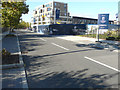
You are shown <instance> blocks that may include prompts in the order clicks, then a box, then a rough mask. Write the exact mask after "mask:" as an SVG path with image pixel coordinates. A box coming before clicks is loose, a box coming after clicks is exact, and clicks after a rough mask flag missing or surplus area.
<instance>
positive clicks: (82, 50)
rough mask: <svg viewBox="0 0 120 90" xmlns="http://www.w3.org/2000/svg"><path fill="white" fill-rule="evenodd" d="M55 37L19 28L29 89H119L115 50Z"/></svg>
mask: <svg viewBox="0 0 120 90" xmlns="http://www.w3.org/2000/svg"><path fill="white" fill-rule="evenodd" d="M58 37H62V36H45V35H39V34H36V33H32V32H29V31H23V30H22V31H19V40H20V45H21V51H22V54H23V59H24V63H25V69H26V74H27V81H28V87H29V88H118V72H119V70H118V53H117V52H112V51H109V50H104V49H97V48H91V47H89V46H88V45H87V44H84V41H82V43H83V44H82V43H81V44H80V43H77V42H72V41H68V40H63V39H60V38H58ZM79 42H80V41H79Z"/></svg>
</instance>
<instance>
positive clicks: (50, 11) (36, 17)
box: [31, 1, 72, 29]
mask: <svg viewBox="0 0 120 90" xmlns="http://www.w3.org/2000/svg"><path fill="white" fill-rule="evenodd" d="M56 9H58V10H60V16H59V19H57V20H56ZM70 23H72V18H71V17H70V13H69V12H68V4H67V3H63V2H56V1H51V2H49V3H46V4H44V5H41V6H39V7H37V8H36V9H35V10H34V13H33V17H32V20H31V26H32V27H35V26H36V29H37V26H40V25H51V24H70Z"/></svg>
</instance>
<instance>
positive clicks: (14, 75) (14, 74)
mask: <svg viewBox="0 0 120 90" xmlns="http://www.w3.org/2000/svg"><path fill="white" fill-rule="evenodd" d="M14 34H16V33H14ZM0 45H2V48H0V49H1V50H2V49H3V48H6V50H8V51H9V52H11V54H18V53H19V52H20V51H19V46H18V41H17V37H5V38H3V39H2V40H1V41H0ZM0 72H1V73H0V77H1V85H2V86H1V88H2V89H8V90H9V89H14V88H15V89H23V88H26V89H27V88H28V86H27V80H26V74H25V69H24V67H21V68H11V69H3V70H0Z"/></svg>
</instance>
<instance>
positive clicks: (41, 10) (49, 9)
mask: <svg viewBox="0 0 120 90" xmlns="http://www.w3.org/2000/svg"><path fill="white" fill-rule="evenodd" d="M47 11H51V8H47ZM43 12H45V10H44V9H40V10H39V13H43ZM37 13H38V11H35V14H37Z"/></svg>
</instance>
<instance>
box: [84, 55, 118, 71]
mask: <svg viewBox="0 0 120 90" xmlns="http://www.w3.org/2000/svg"><path fill="white" fill-rule="evenodd" d="M84 58H86V59H88V60H91V61H93V62H95V63H98V64H100V65H103V66H105V67H107V68H110V69H112V70H115V71H117V72H120V70H118V69H116V68H113V67H111V66H109V65H106V64H104V63H101V62H98V61H96V60H94V59H92V58H89V57H86V56H85V57H84Z"/></svg>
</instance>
